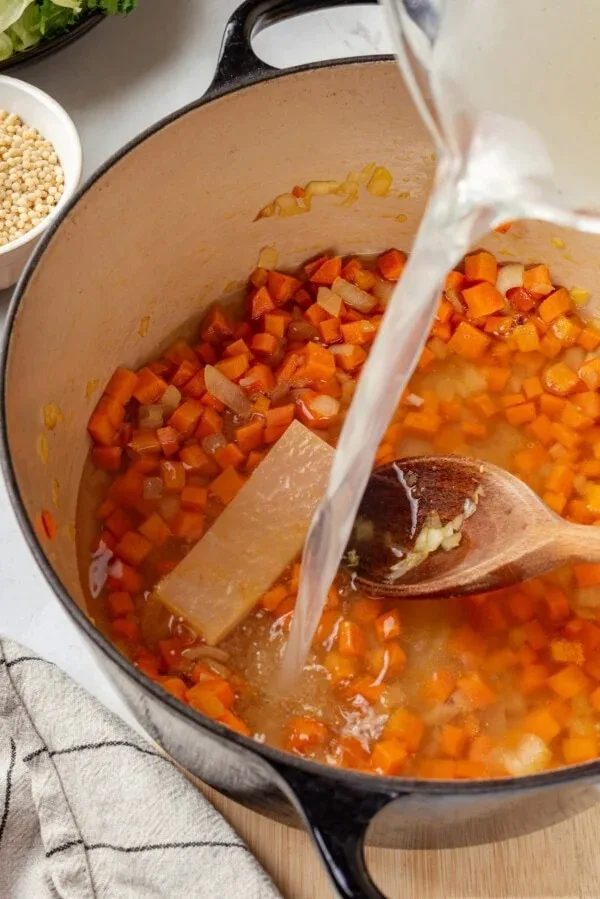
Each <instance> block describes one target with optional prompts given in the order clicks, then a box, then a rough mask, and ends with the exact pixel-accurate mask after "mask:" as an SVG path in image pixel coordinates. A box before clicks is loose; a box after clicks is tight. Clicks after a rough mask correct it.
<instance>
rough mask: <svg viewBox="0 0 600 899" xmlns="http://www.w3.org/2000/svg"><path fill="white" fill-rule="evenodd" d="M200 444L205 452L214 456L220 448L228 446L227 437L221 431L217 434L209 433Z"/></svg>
mask: <svg viewBox="0 0 600 899" xmlns="http://www.w3.org/2000/svg"><path fill="white" fill-rule="evenodd" d="M200 445H201V447H202V449H203V450H204V452H205V453H208V454H209V456H213V455H214V454H215V453H216V451H217V450H218V449H221V447H223V446H227V438H226V437H225V436H224V435H223V434H222V433H221V432H220V431H219V432H218V433H217V434H208V436H207V437H203V438H202V440H201V441H200Z"/></svg>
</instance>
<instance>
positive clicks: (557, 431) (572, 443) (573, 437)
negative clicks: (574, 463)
mask: <svg viewBox="0 0 600 899" xmlns="http://www.w3.org/2000/svg"><path fill="white" fill-rule="evenodd" d="M550 430H551V432H552V436H553V437H554V439H555V440H557V441H558V442H559V443H562V445H563V446H564V447H566V448H567V449H574V448H575V447H576V446H578V445H579V444H580V443H581V435H580V434H578V433H577V431H575V430H573V428H568V427H567V426H566V425H563V424H561V423H560V422H558V421H555V422H552V424H551V425H550Z"/></svg>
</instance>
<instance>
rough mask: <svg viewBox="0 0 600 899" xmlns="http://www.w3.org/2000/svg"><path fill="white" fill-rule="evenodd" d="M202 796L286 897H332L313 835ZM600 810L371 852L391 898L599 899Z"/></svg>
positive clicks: (221, 799) (379, 881)
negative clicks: (499, 839)
mask: <svg viewBox="0 0 600 899" xmlns="http://www.w3.org/2000/svg"><path fill="white" fill-rule="evenodd" d="M203 789H204V792H205V793H206V794H207V795H208V797H209V798H210V800H211V801H212V802H213V803H214V805H216V806H217V808H219V809H220V811H221V812H222V813H223V814H224V816H225V817H226V818H227V820H228V821H229V822H230V823H231V824H232V826H233V827H234V828H235V829H236V830H237V831H238V833H239V834H240V835H241V836H242V837H243V839H244V840H245V841H246V842H247V844H248V845H249V846H250V848H251V849H252V851H253V852H254V853H255V855H256V856H257V858H258V859H259V861H260V862H261V864H262V865H263V867H264V868H265V869H266V870H267V871H268V872H269V874H270V875H271V877H272V878H273V880H274V881H275V883H276V884H277V886H278V887H279V889H280V891H281V893H282V894H283V896H284V899H334V893H333V890H332V889H331V887H330V885H329V881H328V880H327V878H326V876H325V874H324V873H323V870H322V868H321V865H320V863H319V862H318V860H317V856H316V853H315V851H314V849H313V847H312V845H311V843H310V840H309V838H308V836H307V835H306V834H305V833H303V832H301V831H297V830H292V829H291V828H289V827H285V826H284V825H282V824H276V823H274V822H273V821H270V820H269V819H268V818H263V817H262V816H261V815H257V814H255V813H254V812H250V811H248V810H247V809H245V808H243V807H242V806H240V805H238V804H237V803H235V802H232V801H231V800H229V799H225V798H224V797H223V796H221V795H220V794H219V793H217V792H215V791H214V790H210V789H209V788H208V787H204V788H203ZM599 843H600V805H598V806H597V808H595V809H592V810H591V811H588V812H585V813H584V814H581V815H578V816H577V817H575V818H571V819H570V820H569V821H565V822H563V823H562V824H557V825H555V826H554V827H549V828H547V829H546V830H542V831H538V832H537V833H535V834H531V835H529V836H526V837H520V838H519V839H515V840H508V841H506V842H504V843H495V844H491V845H486V846H478V847H475V848H472V849H448V850H443V851H422V852H416V851H411V852H405V851H394V850H390V849H372V850H369V851H368V852H367V857H368V863H369V869H370V871H371V873H372V874H373V876H374V878H375V880H376V881H377V885H378V886H379V888H380V889H381V890H382V891H383V892H384V893H385V895H386V896H388V897H389V899H600V848H599Z"/></svg>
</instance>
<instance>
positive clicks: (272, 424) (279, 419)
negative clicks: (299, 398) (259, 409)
mask: <svg viewBox="0 0 600 899" xmlns="http://www.w3.org/2000/svg"><path fill="white" fill-rule="evenodd" d="M295 412H296V407H295V405H294V404H293V403H287V404H286V405H285V406H275V407H274V408H271V409H269V410H268V411H267V412H265V424H266V425H267V427H268V428H282V427H286V426H287V425H289V424H291V423H292V421H293V420H294V415H295Z"/></svg>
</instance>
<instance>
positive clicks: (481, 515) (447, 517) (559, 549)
mask: <svg viewBox="0 0 600 899" xmlns="http://www.w3.org/2000/svg"><path fill="white" fill-rule="evenodd" d="M465 500H467V501H468V502H467V508H468V509H469V510H471V511H472V508H473V503H476V508H475V511H474V512H473V514H471V516H470V517H465V519H464V523H463V525H462V528H461V531H460V532H461V540H460V544H459V545H458V546H457V547H456V548H455V549H450V550H449V551H445V550H444V549H443V548H441V547H440V548H439V549H436V550H435V551H434V552H433V553H431V555H429V556H428V557H427V558H426V559H425V561H423V562H422V563H421V564H420V565H418V566H417V567H416V568H413V569H412V570H411V571H408V572H407V573H405V574H404V575H403V576H402V577H401V578H400V579H398V580H395V581H394V580H390V568H391V566H393V565H394V564H396V563H398V561H399V553H398V548H400V549H401V550H403V551H404V552H405V553H406V551H410V550H411V549H412V548H413V546H414V538H415V537H416V536H417V535H418V534H419V532H420V531H421V529H422V527H423V525H424V524H426V523H427V522H428V521H429V522H430V521H431V518H430V517H429V519H428V516H431V515H432V514H433V513H437V515H438V516H439V518H440V519H441V522H442V524H446V523H447V522H449V521H451V520H452V519H455V518H456V516H457V515H459V514H461V513H463V512H464V509H465ZM356 521H357V523H356V525H355V528H354V531H353V535H352V537H351V539H350V542H349V544H348V548H349V550H355V551H356V555H357V556H358V564H355V568H354V570H355V573H356V584H357V586H360V588H361V589H363V590H365V591H366V592H367V593H370V594H371V595H375V596H390V597H398V598H401V597H405V598H410V597H414V598H418V597H421V598H426V597H433V596H447V597H452V596H461V595H464V594H469V593H480V592H484V591H487V590H497V589H499V588H501V587H508V586H510V585H511V584H516V583H518V582H520V581H524V580H528V579H529V578H532V577H537V576H538V575H540V574H544V572H546V571H551V570H552V569H553V568H558V567H560V566H561V565H564V564H566V563H568V562H595V563H600V527H592V526H590V525H581V524H571V523H569V522H567V521H564V520H563V519H562V518H560V517H559V516H558V515H556V514H555V513H554V512H553V511H552V510H551V509H549V508H548V506H546V505H545V504H544V503H543V502H542V500H541V499H540V498H539V497H538V496H537V495H536V494H535V493H534V492H533V491H532V490H530V488H529V487H527V485H526V484H524V483H522V481H519V480H518V479H517V478H515V477H513V475H511V474H509V473H508V472H507V471H504V470H503V469H502V468H498V467H497V466H496V465H491V464H490V463H488V462H481V461H479V460H477V459H469V458H467V457H465V456H452V455H448V456H419V457H415V458H410V459H398V460H397V461H396V462H392V463H390V464H388V465H384V466H382V467H381V468H379V469H377V470H376V471H375V472H374V473H373V475H372V476H371V479H370V481H369V484H368V486H367V489H366V491H365V495H364V497H363V501H362V503H361V506H360V509H359V512H358V516H357V520H356ZM369 522H372V525H371V524H369ZM392 547H394V548H395V549H396V553H394V550H393V549H392ZM352 557H353V554H352V553H350V558H351V559H352ZM354 562H355V563H356V557H354Z"/></svg>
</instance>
